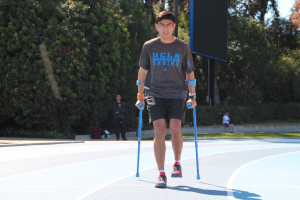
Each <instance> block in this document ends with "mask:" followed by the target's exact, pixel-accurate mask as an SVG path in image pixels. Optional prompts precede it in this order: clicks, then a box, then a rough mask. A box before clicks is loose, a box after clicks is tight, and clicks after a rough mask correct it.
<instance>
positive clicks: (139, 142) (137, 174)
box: [136, 104, 143, 177]
mask: <svg viewBox="0 0 300 200" xmlns="http://www.w3.org/2000/svg"><path fill="white" fill-rule="evenodd" d="M139 108H140V118H139V135H138V156H137V170H136V177H139V176H140V174H139V163H140V146H141V129H142V116H143V109H142V108H143V105H142V104H140V105H139Z"/></svg>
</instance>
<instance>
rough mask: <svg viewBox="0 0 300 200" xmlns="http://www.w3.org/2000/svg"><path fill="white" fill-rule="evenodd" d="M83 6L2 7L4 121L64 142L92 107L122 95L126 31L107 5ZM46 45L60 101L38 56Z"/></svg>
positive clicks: (3, 3) (0, 66)
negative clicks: (51, 133)
mask: <svg viewBox="0 0 300 200" xmlns="http://www.w3.org/2000/svg"><path fill="white" fill-rule="evenodd" d="M42 2H46V3H49V1H42ZM86 3H89V4H85V2H83V3H81V2H76V1H69V0H67V1H65V2H64V3H58V4H56V5H55V6H53V7H52V8H55V9H50V11H52V12H50V11H49V10H47V9H45V7H44V5H43V4H42V3H39V2H36V1H34V0H27V1H23V0H16V1H9V0H3V1H0V18H1V20H0V35H1V39H0V49H1V51H0V52H1V53H0V78H1V82H0V91H1V96H0V102H1V103H2V105H1V109H2V110H1V114H2V116H3V117H5V118H8V117H12V118H13V119H14V120H15V122H16V123H17V124H19V125H23V126H24V127H28V128H33V127H37V128H40V129H44V130H61V131H63V132H64V133H65V134H68V133H70V132H71V131H72V126H74V125H76V124H77V123H78V122H79V120H80V119H82V118H86V117H87V116H89V115H88V113H89V112H91V111H93V110H91V105H92V104H93V103H95V102H98V101H101V100H102V101H104V100H107V99H110V98H112V97H113V96H114V95H115V93H116V92H117V91H118V90H120V89H122V88H125V87H126V82H127V80H126V78H125V77H126V75H127V70H128V71H130V69H131V67H130V66H128V60H129V59H130V56H129V55H130V54H129V49H128V42H129V40H128V38H129V33H128V31H127V30H126V27H125V24H124V23H121V21H120V16H118V15H115V13H113V12H112V10H111V9H110V8H109V7H108V5H107V3H106V2H105V1H100V2H99V1H97V0H89V1H88V2H86ZM47 5H48V4H47ZM44 10H46V11H45V12H43V11H44ZM45 19H46V20H47V21H46V20H45ZM43 41H44V43H43V44H45V46H46V47H47V55H48V57H49V59H50V61H51V64H50V65H51V67H52V69H53V72H54V75H55V78H56V81H57V83H58V89H59V92H60V94H61V96H62V100H57V99H55V98H54V97H53V94H52V90H51V89H50V82H49V81H48V79H47V78H48V76H49V74H47V72H46V70H45V67H44V61H43V60H42V59H41V54H40V52H39V44H41V42H43ZM103 116H104V115H103ZM102 120H103V121H104V119H102Z"/></svg>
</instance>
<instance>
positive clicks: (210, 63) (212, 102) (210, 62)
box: [208, 58, 215, 106]
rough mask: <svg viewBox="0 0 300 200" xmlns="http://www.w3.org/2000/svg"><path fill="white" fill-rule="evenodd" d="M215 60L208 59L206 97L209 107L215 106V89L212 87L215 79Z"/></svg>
mask: <svg viewBox="0 0 300 200" xmlns="http://www.w3.org/2000/svg"><path fill="white" fill-rule="evenodd" d="M214 65H215V60H214V59H212V58H209V59H208V96H209V102H208V103H209V105H210V106H214V105H215V87H214V77H215V69H214V68H215V67H214Z"/></svg>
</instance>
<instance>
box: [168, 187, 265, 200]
mask: <svg viewBox="0 0 300 200" xmlns="http://www.w3.org/2000/svg"><path fill="white" fill-rule="evenodd" d="M168 189H171V190H177V191H183V192H195V193H199V194H206V195H213V196H227V191H226V190H211V189H201V188H195V187H190V186H184V185H179V186H175V187H168ZM233 195H234V197H235V198H236V199H242V200H261V199H260V198H259V197H260V196H259V195H258V194H255V193H251V192H247V191H242V190H233Z"/></svg>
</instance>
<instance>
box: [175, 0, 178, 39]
mask: <svg viewBox="0 0 300 200" xmlns="http://www.w3.org/2000/svg"><path fill="white" fill-rule="evenodd" d="M178 7H179V3H178V0H174V14H175V24H176V27H175V30H174V36H175V37H178Z"/></svg>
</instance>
